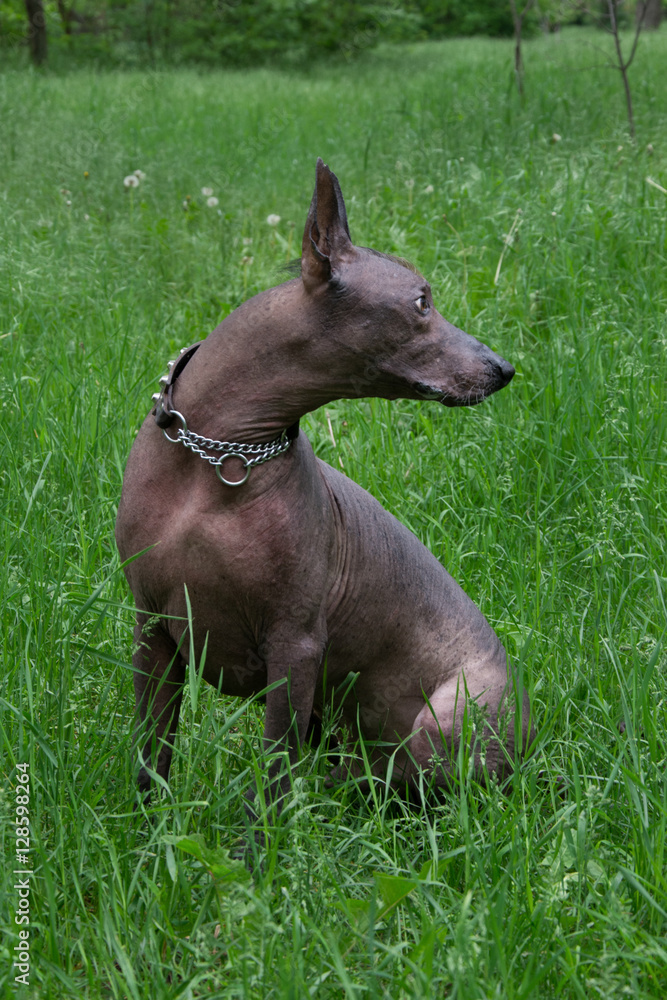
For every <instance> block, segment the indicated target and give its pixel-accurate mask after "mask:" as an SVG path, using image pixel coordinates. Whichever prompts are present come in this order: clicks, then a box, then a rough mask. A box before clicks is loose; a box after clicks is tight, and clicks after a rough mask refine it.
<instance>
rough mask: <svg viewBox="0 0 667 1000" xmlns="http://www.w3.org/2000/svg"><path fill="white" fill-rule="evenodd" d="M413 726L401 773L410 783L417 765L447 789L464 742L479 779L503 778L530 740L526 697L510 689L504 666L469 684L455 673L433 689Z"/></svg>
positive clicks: (511, 683) (528, 708)
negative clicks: (488, 777)
mask: <svg viewBox="0 0 667 1000" xmlns="http://www.w3.org/2000/svg"><path fill="white" fill-rule="evenodd" d="M473 677H474V675H473ZM414 730H415V731H414V733H413V735H412V736H411V737H410V739H409V741H408V745H407V748H408V751H409V757H410V758H411V760H410V764H409V765H408V767H407V774H406V775H405V776H406V777H408V778H409V779H410V780H411V781H414V779H415V776H416V768H418V769H421V770H423V771H425V772H426V773H427V774H428V773H430V774H432V775H433V777H434V782H435V785H436V786H443V787H447V786H448V785H449V783H450V780H451V775H452V774H453V772H454V771H455V770H456V768H457V761H458V758H459V751H460V749H461V743H462V741H465V744H466V746H465V752H466V753H468V754H469V755H470V757H469V759H470V758H472V761H471V763H472V771H473V774H474V775H475V776H476V778H477V779H478V780H484V779H485V777H486V776H487V775H491V774H495V775H497V776H498V777H499V778H500V779H501V780H502V779H503V778H505V777H506V776H507V775H509V774H510V773H511V772H512V770H513V769H514V765H515V760H516V757H517V756H518V754H519V753H525V751H526V748H527V745H528V743H529V740H530V735H531V731H530V704H529V701H528V696H527V695H526V693H525V692H519V691H515V690H514V685H513V682H512V679H511V677H510V678H509V679H508V677H507V673H506V671H505V669H503V670H502V671H500V670H498V671H494V672H493V674H492V675H491V676H487V677H486V678H485V683H482V678H479V681H478V684H477V685H473V686H472V688H471V687H468V685H467V684H466V680H465V678H464V676H463V675H459V676H457V677H453V678H451V679H450V680H448V681H447V682H446V683H444V684H442V685H440V687H438V688H437V689H436V690H435V691H434V692H433V694H432V695H431V697H430V698H429V699H428V703H427V704H426V705H425V706H424V708H423V709H422V710H421V711H420V712H419V714H418V716H417V718H416V719H415V724H414ZM415 765H416V768H415Z"/></svg>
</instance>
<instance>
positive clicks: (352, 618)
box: [116, 160, 529, 803]
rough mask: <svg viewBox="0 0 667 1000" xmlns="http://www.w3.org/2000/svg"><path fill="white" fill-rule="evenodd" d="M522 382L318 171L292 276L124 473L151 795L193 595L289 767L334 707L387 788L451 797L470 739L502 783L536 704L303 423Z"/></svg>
mask: <svg viewBox="0 0 667 1000" xmlns="http://www.w3.org/2000/svg"><path fill="white" fill-rule="evenodd" d="M513 375H514V369H513V368H512V366H511V365H510V364H508V363H507V362H506V361H504V360H503V359H502V358H500V357H499V356H498V355H497V354H494V353H493V351H491V350H490V349H489V348H488V347H486V346H485V345H484V344H481V343H480V342H479V341H477V340H475V339H474V338H473V337H470V336H468V335H467V334H466V333H463V332H462V331H461V330H458V329H457V328H456V327H454V326H452V325H451V324H450V323H448V322H447V321H446V320H445V319H443V317H442V316H441V315H440V314H439V313H438V311H437V310H436V308H435V306H434V305H433V300H432V297H431V289H430V287H429V285H428V283H427V282H426V280H425V279H424V278H423V277H422V276H421V275H420V274H418V273H416V272H415V271H414V270H413V269H412V268H411V267H409V266H408V265H406V264H405V263H404V262H402V261H399V260H396V259H394V258H392V257H388V256H386V255H385V254H381V253H378V252H376V251H374V250H368V249H365V248H363V247H355V246H354V245H353V244H352V241H351V239H350V234H349V230H348V225H347V217H346V212H345V204H344V202H343V197H342V194H341V190H340V187H339V184H338V181H337V179H336V177H335V175H334V174H333V173H332V172H331V171H330V170H329V168H328V167H327V166H325V164H324V163H322V161H321V160H318V162H317V179H316V188H315V194H314V196H313V200H312V204H311V206H310V211H309V213H308V218H307V220H306V227H305V231H304V236H303V251H302V258H301V275H300V277H298V278H295V279H293V280H291V281H288V282H286V283H284V284H282V285H279V286H278V287H276V288H272V289H270V290H269V291H267V292H263V293H261V294H260V295H257V296H255V297H254V298H252V299H250V300H249V301H247V302H244V303H243V305H241V306H240V307H239V308H238V309H236V310H235V312H233V313H232V314H231V315H230V316H228V317H227V319H225V321H224V322H223V323H221V324H220V326H219V327H218V328H217V329H216V330H214V331H213V333H212V334H211V335H210V336H209V337H208V338H207V339H206V340H205V341H203V342H202V343H201V344H197V345H194V346H193V347H192V348H189V349H188V350H187V351H184V352H182V354H181V357H180V358H179V360H178V361H177V362H173V363H171V364H170V374H169V376H168V377H165V379H164V380H163V383H164V386H163V389H162V392H161V393H160V394H159V395H157V396H156V397H154V398H155V400H156V406H155V408H154V410H153V412H152V415H150V416H148V417H147V418H146V420H145V422H144V424H143V426H142V427H141V430H140V432H139V434H138V436H137V439H136V441H135V443H134V446H133V448H132V452H131V454H130V458H129V461H128V465H127V470H126V473H125V482H124V486H123V495H122V499H121V504H120V509H119V512H118V522H117V525H116V538H117V542H118V548H119V551H120V554H121V557H122V558H123V560H127V559H129V558H130V557H132V556H135V555H136V554H137V553H143V554H141V555H140V556H139V557H138V558H136V559H134V560H133V561H132V562H130V563H129V564H128V565H127V567H126V574H127V579H128V582H129V585H130V587H131V589H132V592H133V594H134V598H135V601H136V604H137V608H138V609H140V610H138V612H137V625H136V633H135V637H136V644H137V651H136V653H135V656H134V683H135V692H136V700H137V708H138V712H139V716H140V719H141V720H142V721H143V724H145V723H146V722H147V721H148V722H149V725H148V729H145V728H144V725H141V726H140V729H141V730H142V732H143V733H144V738H145V739H146V742H145V746H144V753H143V758H142V767H141V770H140V775H139V786H140V788H141V789H142V790H143V791H147V790H148V788H149V786H150V780H151V779H150V769H149V763H150V762H151V760H152V766H153V767H154V769H155V771H156V772H157V774H158V775H160V776H161V777H162V778H164V779H165V780H166V779H167V777H168V774H169V765H170V762H171V756H172V748H173V742H174V737H175V733H176V728H177V725H178V714H179V708H180V702H181V695H182V691H183V684H184V679H185V669H186V668H185V665H186V663H187V661H188V656H189V652H190V651H189V644H190V641H191V637H190V633H189V630H188V628H187V600H186V588H187V595H188V597H189V601H190V603H191V613H192V619H193V633H194V637H195V638H194V642H195V647H196V649H195V652H196V655H197V657H198V658H199V657H200V655H201V653H202V649H203V646H204V643H205V642H207V648H206V656H205V666H204V671H203V675H204V677H205V678H206V680H207V681H208V682H209V683H210V684H212V685H213V686H214V687H216V688H218V689H219V690H220V691H221V692H223V693H224V694H229V695H238V696H239V697H241V698H247V697H249V696H252V695H254V694H257V693H258V692H260V691H262V690H264V689H265V688H267V687H268V688H269V691H268V693H267V696H266V723H265V729H264V746H265V750H266V752H267V754H271V753H273V752H275V751H284V752H285V753H287V754H288V757H289V761H290V762H291V763H294V762H295V761H296V760H297V758H298V753H299V745H300V743H301V742H302V741H303V740H304V738H305V736H306V732H307V730H308V726H309V722H310V720H311V717H313V716H319V717H321V714H322V711H323V709H324V707H325V705H333V707H334V708H335V709H336V710H337V713H338V715H337V717H338V719H339V720H340V723H341V729H344V730H348V731H351V732H359V731H360V732H361V734H362V736H363V737H364V738H365V739H366V740H368V741H372V742H373V744H374V745H373V746H372V747H371V750H370V763H371V768H372V771H373V773H374V774H377V775H381V774H384V775H386V773H387V766H388V761H389V758H390V757H393V765H392V783H393V784H395V785H399V784H402V785H405V784H407V785H408V786H415V785H416V783H417V781H418V779H419V776H420V772H424V771H425V772H427V775H428V777H429V780H430V781H431V782H432V783H433V784H435V785H446V784H447V781H448V776H449V775H451V769H452V766H453V761H454V759H455V756H456V753H457V748H458V744H459V741H460V738H461V733H462V731H463V733H464V734H465V735H466V738H467V739H468V740H469V742H470V752H471V754H472V760H473V762H474V766H475V768H476V771H477V773H478V774H479V775H482V774H484V772H485V770H486V772H487V773H494V772H495V773H497V774H499V775H500V776H502V775H503V774H506V773H507V772H508V770H509V769H510V768H511V766H512V765H513V763H514V758H515V751H517V750H521V749H522V748H523V747H524V746H525V744H526V740H527V736H528V729H529V705H528V700H527V698H526V696H525V694H523V693H518V692H517V690H516V685H515V683H514V681H513V677H512V674H511V672H508V665H507V661H506V656H505V651H504V649H503V647H502V646H501V644H500V642H499V640H498V637H497V636H496V635H495V633H494V632H493V630H492V629H491V627H490V626H489V624H488V622H487V621H486V619H485V618H484V617H483V616H482V614H481V612H480V611H479V610H478V609H477V607H475V605H474V604H473V603H472V601H471V600H470V599H469V598H468V597H467V596H466V594H464V592H463V591H462V590H461V588H460V587H459V586H458V584H457V583H456V582H455V581H454V580H453V579H452V577H451V576H450V575H449V574H448V573H447V571H446V570H445V569H444V568H443V567H442V566H441V565H440V563H439V562H438V561H437V560H436V559H435V558H434V557H433V556H432V555H431V553H430V552H429V551H428V550H427V549H426V548H425V547H424V546H423V545H422V544H421V542H419V541H418V539H417V538H416V537H415V536H414V535H413V534H412V533H411V532H410V531H408V530H407V528H405V527H404V526H403V525H402V524H400V522H399V521H397V520H396V519H395V518H394V517H392V516H391V514H389V513H388V512H387V511H386V510H384V508H383V507H381V506H380V504H378V503H377V502H376V501H375V500H374V499H373V498H372V497H371V496H370V495H369V494H368V493H366V492H365V491H364V490H363V489H361V488H360V487H359V486H357V485H356V483H354V482H352V481H351V480H350V479H347V478H346V477H345V476H343V475H341V474H340V473H339V472H336V471H335V470H334V469H332V468H331V467H330V466H328V465H326V464H325V463H324V462H321V461H319V459H317V458H315V456H314V454H313V451H312V448H311V446H310V444H309V442H308V439H307V438H306V437H305V435H304V434H303V433H301V432H300V431H299V418H300V417H301V416H303V415H304V414H305V413H308V412H310V411H311V410H315V409H317V407H318V406H322V405H323V404H325V403H328V402H330V401H331V400H334V399H357V398H360V397H362V396H380V397H383V398H385V399H398V398H403V399H422V400H423V399H428V400H434V401H436V402H439V403H444V404H445V405H446V406H469V405H472V404H475V403H479V402H481V401H482V400H483V399H485V398H486V397H487V396H489V395H491V393H493V392H496V390H498V389H502V388H503V386H505V385H507V384H508V382H509V381H510V380H511V378H512V376H513ZM204 435H206V436H204ZM350 675H353V676H352V677H350ZM354 675H356V678H355V677H354ZM471 720H472V721H471ZM146 733H147V734H148V735H147V736H146V735H145V734H146ZM280 756H281V755H280V754H278V755H277V756H275V757H272V758H271V759H272V763H271V765H270V766H269V768H268V780H267V791H268V792H269V794H270V796H271V797H272V799H273V801H274V802H276V803H278V802H279V800H280V798H281V797H282V795H283V794H284V792H285V791H286V789H287V788H288V787H289V781H290V775H289V771H288V770H287V769H285V768H281V767H280ZM349 766H350V767H351V770H352V771H353V773H356V775H357V776H359V773H358V770H355V768H354V766H353V765H349Z"/></svg>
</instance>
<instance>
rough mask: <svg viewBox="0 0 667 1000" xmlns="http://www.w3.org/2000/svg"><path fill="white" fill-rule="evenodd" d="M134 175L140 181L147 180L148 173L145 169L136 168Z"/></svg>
mask: <svg viewBox="0 0 667 1000" xmlns="http://www.w3.org/2000/svg"><path fill="white" fill-rule="evenodd" d="M134 176H135V177H136V178H137V180H138V181H145V180H146V174H145V173H144V172H143V170H135V171H134Z"/></svg>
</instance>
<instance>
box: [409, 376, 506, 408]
mask: <svg viewBox="0 0 667 1000" xmlns="http://www.w3.org/2000/svg"><path fill="white" fill-rule="evenodd" d="M412 388H413V389H414V391H415V392H416V393H417V395H418V396H419V398H420V399H430V400H433V401H434V402H436V403H442V405H443V406H476V404H477V403H481V402H482V400H484V399H486V397H487V395H488V393H486V392H482V391H480V390H474V389H473V390H470V391H468V392H467V393H465V394H462V395H460V396H459V395H457V396H453V395H452V394H451V393H449V392H446V391H445V390H444V389H438V388H436V386H434V385H427V384H426V383H425V382H415V383H413V386H412Z"/></svg>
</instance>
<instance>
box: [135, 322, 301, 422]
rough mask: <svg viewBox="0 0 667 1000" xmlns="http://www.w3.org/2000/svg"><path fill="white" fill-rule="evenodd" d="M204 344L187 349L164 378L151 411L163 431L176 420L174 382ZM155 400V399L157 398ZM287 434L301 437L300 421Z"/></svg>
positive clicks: (170, 365) (173, 363)
mask: <svg viewBox="0 0 667 1000" xmlns="http://www.w3.org/2000/svg"><path fill="white" fill-rule="evenodd" d="M202 344H203V340H198V341H197V343H196V344H192V346H191V347H185V348H184V349H183V350H182V351H181V353H180V354H179V356H178V358H177V359H176V361H174V362H170V363H169V375H167V376H164V384H163V387H162V391H161V392H160V393H158V394H157V399H156V401H155V406H154V407H153V409H152V410H151V413H153V414H154V416H155V423H156V424H157V425H158V427H161V428H162V429H163V430H164V428H165V427H169V425H170V424H171V423H172V421H173V419H174V415H173V413H172V412H171V411H172V410H173V409H174V406H173V401H172V395H173V391H174V382H175V381H176V379H177V378H178V376H179V375H180V374H181V372H182V371H183V369H184V368H185V366H186V365H187V363H188V361H190V360H191V358H192V357H193V356H194V354H195V352H196V351H197V350H198V349H199V347H200V346H201V345H202ZM153 398H154V399H155V396H154V397H153ZM285 433H286V434H287V437H288V440H290V441H294V439H295V438H297V437H298V436H299V421H298V420H297V421H295V422H294V423H293V424H291V425H290V426H289V427H288V428H287V430H286V432H285Z"/></svg>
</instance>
